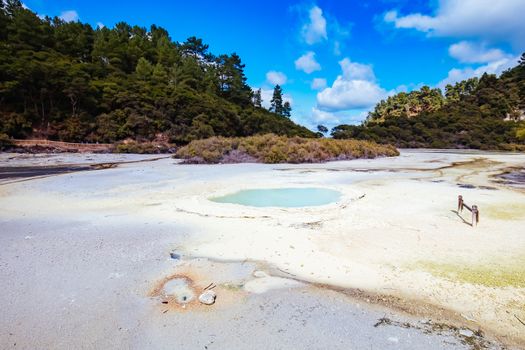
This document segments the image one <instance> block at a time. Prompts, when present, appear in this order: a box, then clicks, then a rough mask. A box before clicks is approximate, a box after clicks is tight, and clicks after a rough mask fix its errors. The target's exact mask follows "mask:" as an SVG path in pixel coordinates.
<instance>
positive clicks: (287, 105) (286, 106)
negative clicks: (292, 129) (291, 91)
mask: <svg viewBox="0 0 525 350" xmlns="http://www.w3.org/2000/svg"><path fill="white" fill-rule="evenodd" d="M283 116H285V117H286V118H290V117H291V116H292V106H290V102H288V101H286V102H285V103H284V105H283Z"/></svg>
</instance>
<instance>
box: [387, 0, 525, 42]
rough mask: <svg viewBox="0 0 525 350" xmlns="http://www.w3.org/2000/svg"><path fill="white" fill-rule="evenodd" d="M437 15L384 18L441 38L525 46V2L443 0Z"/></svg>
mask: <svg viewBox="0 0 525 350" xmlns="http://www.w3.org/2000/svg"><path fill="white" fill-rule="evenodd" d="M438 4H439V5H438V8H437V9H436V13H435V15H433V16H428V15H423V14H421V13H413V14H409V15H406V16H400V15H399V14H398V13H397V12H396V11H390V12H387V13H386V14H385V15H384V17H383V19H384V20H385V21H386V22H389V23H393V24H394V26H395V27H396V28H411V29H416V30H418V31H421V32H426V33H428V34H429V35H433V36H440V37H460V38H478V39H481V40H483V41H503V42H510V43H511V44H512V45H513V46H514V47H515V49H516V50H521V49H523V48H525V20H523V14H524V13H525V1H523V0H440V1H439V2H438Z"/></svg>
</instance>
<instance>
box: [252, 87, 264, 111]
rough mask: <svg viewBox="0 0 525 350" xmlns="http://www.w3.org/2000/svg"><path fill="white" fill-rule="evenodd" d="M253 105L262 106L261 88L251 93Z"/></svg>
mask: <svg viewBox="0 0 525 350" xmlns="http://www.w3.org/2000/svg"><path fill="white" fill-rule="evenodd" d="M253 105H254V106H255V107H259V108H260V107H262V95H261V89H257V91H255V92H254V93H253Z"/></svg>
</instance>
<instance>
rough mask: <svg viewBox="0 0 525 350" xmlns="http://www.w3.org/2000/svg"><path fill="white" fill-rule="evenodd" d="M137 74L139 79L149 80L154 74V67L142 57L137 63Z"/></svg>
mask: <svg viewBox="0 0 525 350" xmlns="http://www.w3.org/2000/svg"><path fill="white" fill-rule="evenodd" d="M135 73H136V74H137V76H138V77H139V79H142V80H147V79H149V78H150V77H151V74H152V73H153V66H152V65H151V63H150V62H149V61H148V60H147V59H145V58H144V57H141V58H140V59H139V61H138V63H137V67H136V68H135Z"/></svg>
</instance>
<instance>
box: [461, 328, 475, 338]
mask: <svg viewBox="0 0 525 350" xmlns="http://www.w3.org/2000/svg"><path fill="white" fill-rule="evenodd" d="M459 334H460V335H462V336H464V337H467V338H471V337H473V336H474V332H472V331H471V330H470V329H460V330H459Z"/></svg>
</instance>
